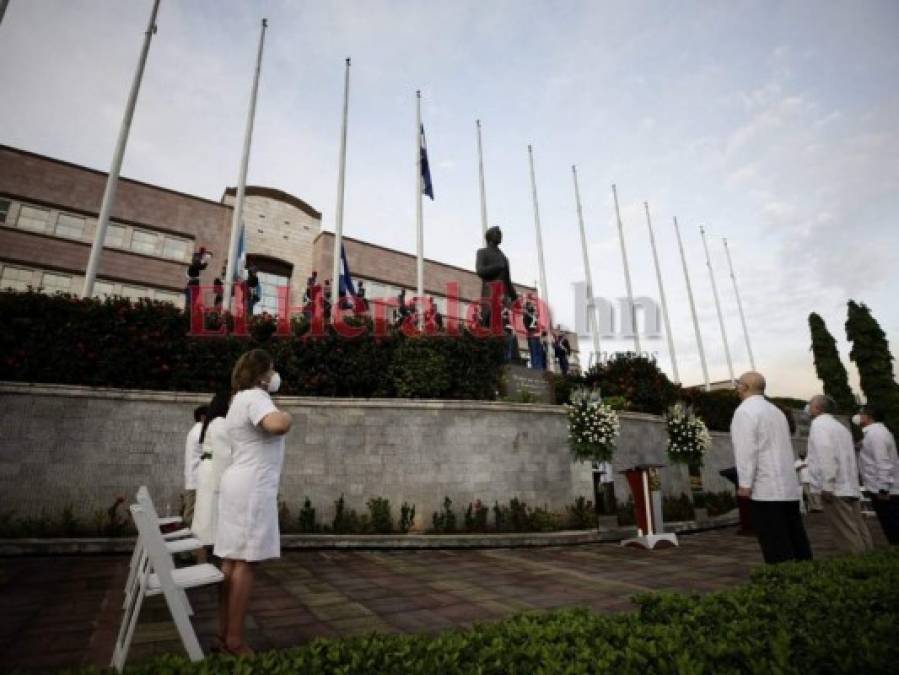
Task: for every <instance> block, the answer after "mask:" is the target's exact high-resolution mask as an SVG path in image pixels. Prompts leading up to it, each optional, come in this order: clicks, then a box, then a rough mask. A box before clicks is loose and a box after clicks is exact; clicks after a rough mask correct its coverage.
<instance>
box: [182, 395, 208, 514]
mask: <svg viewBox="0 0 899 675" xmlns="http://www.w3.org/2000/svg"><path fill="white" fill-rule="evenodd" d="M205 419H206V406H205V405H201V406H198V407H196V408H195V409H194V425H193V427H191V430H190V431H188V432H187V439H186V440H185V441H184V497H183V501H184V511H183V513H182V514H181V517H182V518H184V523H185V524H186V525H190V522H191V521H192V520H193V518H194V504H196V502H197V470H198V469H199V468H200V457H201V456H202V454H203V446H202V445H200V434H201V433H202V431H203V421H204V420H205Z"/></svg>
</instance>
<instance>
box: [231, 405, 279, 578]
mask: <svg viewBox="0 0 899 675" xmlns="http://www.w3.org/2000/svg"><path fill="white" fill-rule="evenodd" d="M276 411H277V408H276V407H275V404H274V403H272V399H271V397H270V396H269V395H268V392H265V391H263V390H262V389H259V388H253V389H245V390H243V391H240V392H238V393H237V394H236V395H235V396H234V399H233V400H232V401H231V407H230V408H229V410H228V416H227V417H226V418H225V422H226V423H227V425H228V435H229V437H230V438H231V459H232V461H231V466H229V467H228V468H227V469H226V470H225V473H224V474H223V475H222V481H221V485H220V488H219V490H220V491H219V521H218V529H217V531H216V533H215V549H214V553H215V555H217V556H219V557H220V558H230V559H231V560H246V561H256V560H266V559H268V558H279V557H281V535H280V532H279V531H278V483H279V482H280V481H281V465H282V464H283V463H284V436H276V435H274V434H270V433H268V432H267V431H265V430H263V429H262V428H261V427H260V426H259V423H260V422H261V421H262V419H263V418H264V417H265V416H266V415H268V414H269V413H272V412H276Z"/></svg>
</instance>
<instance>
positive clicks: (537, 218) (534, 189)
mask: <svg viewBox="0 0 899 675" xmlns="http://www.w3.org/2000/svg"><path fill="white" fill-rule="evenodd" d="M528 162H529V165H530V168H531V195H532V196H533V198H534V227H535V228H536V230H537V262H538V263H539V266H540V295H542V296H543V298H542V299H543V305H544V306H545V307H546V321H547V324H548V327H549V330H548V331H547V335H546V362H547V365H548V366H549V370H550V371H551V372H555V367H554V366H553V352H552V342H550V338H549V336H550V333H551V332H552V315H551V314H550V310H549V293H548V291H547V289H546V267H545V266H544V264H543V235H542V234H541V233H540V205H539V204H538V203H537V179H536V178H535V177H534V148H533V147H532V146H531V145H528Z"/></svg>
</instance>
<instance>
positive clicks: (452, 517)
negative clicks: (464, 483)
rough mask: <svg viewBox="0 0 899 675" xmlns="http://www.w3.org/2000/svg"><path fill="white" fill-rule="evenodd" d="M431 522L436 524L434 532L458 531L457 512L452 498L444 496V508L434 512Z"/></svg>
mask: <svg viewBox="0 0 899 675" xmlns="http://www.w3.org/2000/svg"><path fill="white" fill-rule="evenodd" d="M431 524H432V525H433V526H434V532H437V533H440V534H448V533H450V532H455V531H456V514H455V512H454V511H453V500H452V499H450V498H449V497H444V498H443V508H442V509H440V511H435V512H434V515H433V516H431Z"/></svg>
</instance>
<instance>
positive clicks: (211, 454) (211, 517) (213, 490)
mask: <svg viewBox="0 0 899 675" xmlns="http://www.w3.org/2000/svg"><path fill="white" fill-rule="evenodd" d="M230 401H231V394H230V393H229V392H219V393H218V394H216V395H215V396H213V397H212V402H210V404H209V408H208V410H207V412H206V421H205V422H204V423H203V430H202V432H201V433H200V444H201V445H202V447H203V454H202V455H200V468H199V470H198V471H197V503H196V507H195V508H194V519H193V522H192V523H191V526H190V529H191V532H193V535H194V536H195V537H196V538H197V539H199V540H200V541H201V542H203V546H204V547H205V546H212V545H213V544H214V543H215V532H216V529H217V526H218V505H219V485H220V484H221V480H222V474H223V473H224V471H225V469H227V468H228V466H230V464H231V439H230V437H229V436H228V425H227V424H226V423H225V416H226V415H227V414H228V405H229V403H230ZM204 553H205V549H204Z"/></svg>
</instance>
